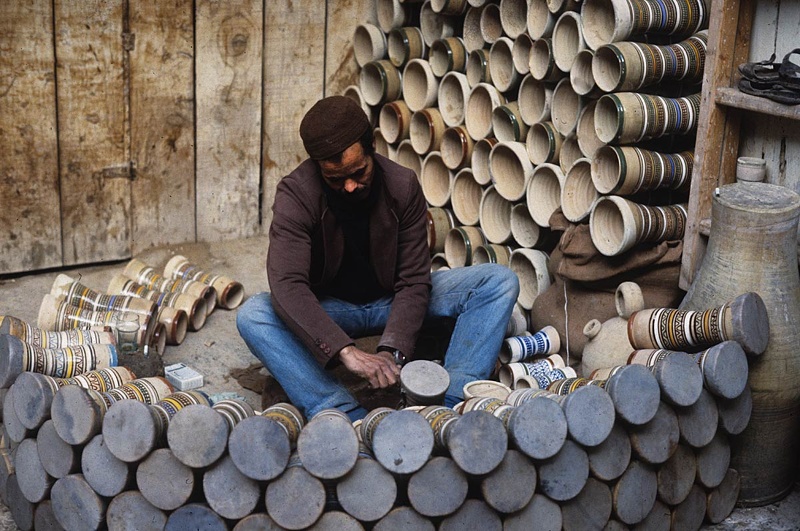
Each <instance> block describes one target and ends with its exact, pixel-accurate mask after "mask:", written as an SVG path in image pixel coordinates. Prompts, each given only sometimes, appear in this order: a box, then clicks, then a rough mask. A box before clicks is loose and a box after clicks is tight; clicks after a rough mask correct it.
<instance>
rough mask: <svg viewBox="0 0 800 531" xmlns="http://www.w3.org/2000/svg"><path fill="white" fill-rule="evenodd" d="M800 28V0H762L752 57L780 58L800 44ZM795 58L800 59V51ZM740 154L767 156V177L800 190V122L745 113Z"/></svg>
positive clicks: (755, 59) (753, 36)
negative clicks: (799, 36) (798, 0)
mask: <svg viewBox="0 0 800 531" xmlns="http://www.w3.org/2000/svg"><path fill="white" fill-rule="evenodd" d="M798 28H800V2H786V1H783V2H781V1H780V0H768V1H759V2H758V9H757V10H756V13H755V18H754V20H753V32H752V34H751V39H752V40H751V46H750V59H749V60H750V61H763V60H765V59H768V58H769V57H770V55H771V54H773V53H774V54H775V56H776V59H775V60H776V61H777V62H780V61H782V60H783V58H784V56H785V55H786V54H787V53H789V52H790V51H791V50H793V49H794V48H796V47H797V45H798V40H797V32H798ZM792 60H793V61H794V62H795V63H798V62H800V55H795V56H794V57H793V58H792ZM741 132H742V136H741V141H740V147H739V154H740V155H741V156H748V157H763V158H764V159H765V160H766V161H767V181H768V182H770V183H773V184H780V185H782V186H787V187H789V188H791V189H793V190H794V191H795V192H798V193H800V170H798V168H800V122H798V121H796V120H788V119H781V118H775V117H774V116H765V115H761V114H756V113H744V114H743V119H742V128H741Z"/></svg>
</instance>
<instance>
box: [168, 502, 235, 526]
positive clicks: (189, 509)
mask: <svg viewBox="0 0 800 531" xmlns="http://www.w3.org/2000/svg"><path fill="white" fill-rule="evenodd" d="M187 529H202V530H203V531H228V524H227V523H226V522H225V520H224V519H223V518H222V517H221V516H220V515H218V514H217V513H215V512H214V511H213V510H212V509H211V508H210V507H209V506H208V505H204V504H202V503H189V504H186V505H184V506H182V507H179V508H178V509H177V510H176V511H173V512H172V514H170V515H169V518H167V525H166V526H164V531H185V530H187Z"/></svg>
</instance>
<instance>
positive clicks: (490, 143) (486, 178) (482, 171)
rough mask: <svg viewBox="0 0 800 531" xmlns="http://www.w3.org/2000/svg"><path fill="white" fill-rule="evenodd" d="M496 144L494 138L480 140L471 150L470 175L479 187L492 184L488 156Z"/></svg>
mask: <svg viewBox="0 0 800 531" xmlns="http://www.w3.org/2000/svg"><path fill="white" fill-rule="evenodd" d="M495 144H497V139H496V138H482V139H480V140H478V141H477V142H475V145H474V146H473V148H472V175H473V176H474V177H475V181H477V183H478V184H480V185H481V186H486V185H488V184H490V183H491V182H492V173H491V171H490V168H489V155H491V153H492V148H493V147H494V145H495Z"/></svg>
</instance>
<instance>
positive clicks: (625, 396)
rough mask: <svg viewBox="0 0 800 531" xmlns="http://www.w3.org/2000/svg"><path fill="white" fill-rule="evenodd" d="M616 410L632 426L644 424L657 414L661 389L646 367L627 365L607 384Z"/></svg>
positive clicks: (607, 389) (606, 387)
mask: <svg viewBox="0 0 800 531" xmlns="http://www.w3.org/2000/svg"><path fill="white" fill-rule="evenodd" d="M605 389H606V391H608V394H609V395H610V396H611V400H613V401H614V408H615V409H616V410H617V415H619V416H620V417H621V418H622V419H623V420H625V421H626V422H628V423H630V424H636V425H638V424H644V423H645V422H649V421H650V419H652V418H653V416H654V415H655V414H656V411H657V410H658V403H659V401H660V400H661V389H660V388H659V386H658V382H657V381H656V378H655V376H653V373H651V372H650V370H649V369H648V368H647V367H645V366H644V365H626V366H624V367H622V369H620V371H619V372H617V373H615V374H614V375H613V376H611V377H610V378H609V379H608V381H607V382H606V386H605Z"/></svg>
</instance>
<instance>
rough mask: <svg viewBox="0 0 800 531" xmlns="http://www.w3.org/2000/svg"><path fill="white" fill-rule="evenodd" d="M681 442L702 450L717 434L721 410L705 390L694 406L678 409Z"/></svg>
mask: <svg viewBox="0 0 800 531" xmlns="http://www.w3.org/2000/svg"><path fill="white" fill-rule="evenodd" d="M675 413H676V414H677V415H678V426H679V427H680V432H681V440H682V441H684V442H686V443H687V444H688V445H689V446H693V447H694V448H702V447H703V446H705V445H707V444H708V443H710V442H711V439H713V438H714V434H715V433H716V432H717V425H718V423H719V410H718V409H717V403H716V401H715V400H714V397H713V396H712V395H711V393H709V392H708V391H706V390H705V389H703V392H702V393H701V394H700V398H699V399H698V400H697V402H695V403H694V404H693V405H691V406H689V407H685V408H676V409H675Z"/></svg>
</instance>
